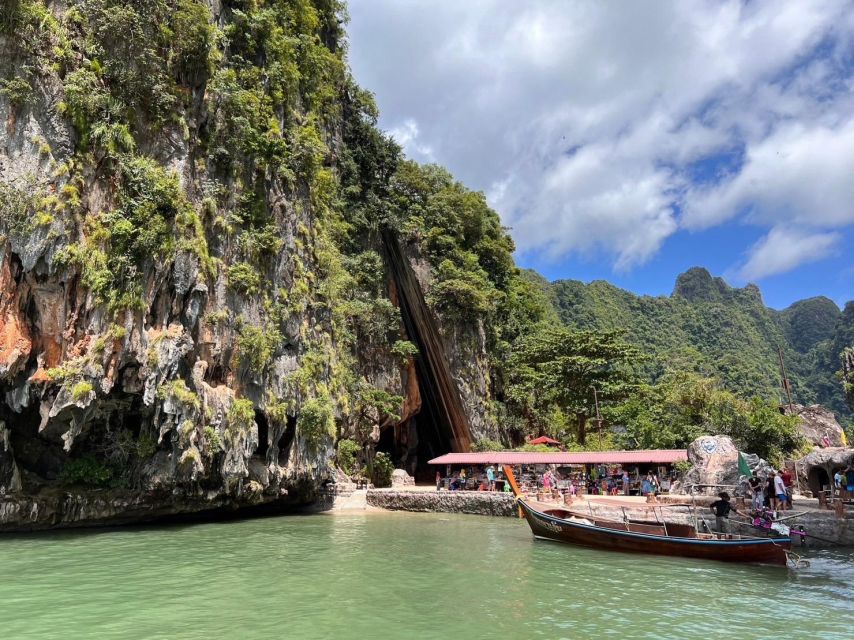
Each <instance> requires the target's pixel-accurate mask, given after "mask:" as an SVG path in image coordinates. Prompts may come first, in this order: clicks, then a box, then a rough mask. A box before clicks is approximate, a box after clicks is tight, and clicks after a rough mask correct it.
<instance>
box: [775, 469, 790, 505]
mask: <svg viewBox="0 0 854 640" xmlns="http://www.w3.org/2000/svg"><path fill="white" fill-rule="evenodd" d="M781 474H782V472H781V473H775V474H774V496H775V497H776V498H777V504H778V508H779V510H780V511H785V510H786V502H787V501H788V495H787V494H786V484H785V483H784V482H783V476H782V475H781Z"/></svg>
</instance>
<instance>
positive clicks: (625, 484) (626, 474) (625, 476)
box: [623, 469, 629, 496]
mask: <svg viewBox="0 0 854 640" xmlns="http://www.w3.org/2000/svg"><path fill="white" fill-rule="evenodd" d="M623 495H624V496H627V495H629V472H628V471H626V470H625V469H623Z"/></svg>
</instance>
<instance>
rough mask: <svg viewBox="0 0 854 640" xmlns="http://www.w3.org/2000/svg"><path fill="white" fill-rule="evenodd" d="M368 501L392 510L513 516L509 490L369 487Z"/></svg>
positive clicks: (513, 503) (512, 503)
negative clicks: (429, 489)
mask: <svg viewBox="0 0 854 640" xmlns="http://www.w3.org/2000/svg"><path fill="white" fill-rule="evenodd" d="M368 504H369V505H371V506H372V507H379V508H381V509H390V510H392V511H423V512H436V513H469V514H474V515H480V516H508V517H511V516H515V515H517V511H516V506H515V501H514V500H513V495H512V494H510V493H494V492H488V491H397V490H395V489H369V490H368Z"/></svg>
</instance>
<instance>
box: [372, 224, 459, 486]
mask: <svg viewBox="0 0 854 640" xmlns="http://www.w3.org/2000/svg"><path fill="white" fill-rule="evenodd" d="M382 238H383V245H384V247H385V253H386V260H387V264H388V266H389V270H390V272H391V274H392V277H393V278H394V284H395V287H396V292H397V298H398V305H399V307H400V314H401V317H402V318H403V326H404V329H405V330H406V334H407V336H408V338H409V340H411V341H412V342H413V343H414V344H415V345H416V346H417V347H418V355H417V356H416V357H415V373H416V375H417V378H418V388H419V392H420V395H421V409H420V411H419V412H418V413H417V414H416V415H414V416H412V417H411V418H410V419H409V420H408V421H406V422H405V423H403V424H401V425H397V426H395V427H394V428H387V429H384V430H383V434H381V436H380V444H379V445H378V450H380V451H382V450H388V449H391V450H390V451H387V452H388V453H389V454H390V455H391V456H392V458H393V460H394V461H395V463H400V462H403V463H404V465H405V466H404V468H406V469H407V471H408V472H409V473H411V474H413V475H415V476H416V479H418V480H427V481H430V480H432V478H431V476H432V475H433V474H435V470H434V469H431V468H430V467H429V466H428V464H427V461H428V460H430V459H431V458H434V457H436V456H439V455H442V454H445V453H449V452H465V451H468V450H469V449H470V447H471V431H470V428H469V422H468V416H467V415H466V413H465V411H464V409H463V404H462V401H461V399H460V394H459V389H458V388H457V385H456V382H455V381H454V377H453V375H452V374H451V368H450V364H449V363H448V359H447V356H446V355H445V354H446V350H445V346H444V341H443V339H442V335H441V332H440V331H439V327H438V323H437V321H436V318H435V316H434V315H433V312H432V311H431V309H430V308H429V307H428V306H427V302H426V301H425V300H424V294H423V292H422V291H421V285H420V283H419V282H418V279H417V278H416V276H415V273H414V272H413V270H412V266H411V265H410V264H409V260H408V259H407V258H406V256H405V255H404V254H403V250H402V249H401V247H400V243H399V242H398V240H397V236H396V235H395V234H394V233H393V232H392V231H390V230H389V229H383V231H382ZM386 431H390V432H391V434H390V436H385V432H386ZM384 437H385V440H384ZM389 437H391V438H392V444H391V446H389V443H388V438H389ZM404 443H405V447H403V446H401V445H403V444H404ZM402 448H405V452H401V449H402Z"/></svg>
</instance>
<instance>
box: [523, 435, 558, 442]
mask: <svg viewBox="0 0 854 640" xmlns="http://www.w3.org/2000/svg"><path fill="white" fill-rule="evenodd" d="M528 444H560V442H558V441H557V440H552V439H551V438H549V437H548V436H540V437H539V438H534V439H533V440H529V441H528Z"/></svg>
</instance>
